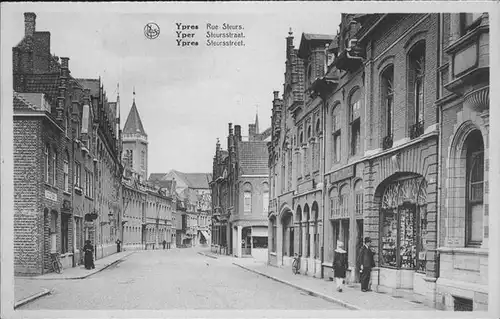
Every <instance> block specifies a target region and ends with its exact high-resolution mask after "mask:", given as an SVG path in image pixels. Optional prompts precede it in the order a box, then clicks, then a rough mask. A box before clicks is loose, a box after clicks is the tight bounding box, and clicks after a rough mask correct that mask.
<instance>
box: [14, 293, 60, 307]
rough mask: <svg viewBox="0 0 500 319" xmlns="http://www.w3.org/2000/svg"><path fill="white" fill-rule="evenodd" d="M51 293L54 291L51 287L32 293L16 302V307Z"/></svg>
mask: <svg viewBox="0 0 500 319" xmlns="http://www.w3.org/2000/svg"><path fill="white" fill-rule="evenodd" d="M51 293H52V292H51V291H50V290H49V289H45V288H43V289H42V291H41V292H39V293H36V294H34V295H31V296H29V297H27V298H24V299H23V300H20V301H18V302H16V303H14V309H16V308H19V307H21V306H24V305H25V304H27V303H30V302H32V301H35V300H36V299H38V298H41V297H43V296H46V295H50V294H51Z"/></svg>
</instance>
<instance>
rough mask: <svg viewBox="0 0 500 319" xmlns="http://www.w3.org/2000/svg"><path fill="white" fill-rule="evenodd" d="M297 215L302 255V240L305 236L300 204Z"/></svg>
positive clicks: (300, 253)
mask: <svg viewBox="0 0 500 319" xmlns="http://www.w3.org/2000/svg"><path fill="white" fill-rule="evenodd" d="M295 216H296V217H297V222H298V225H297V229H296V232H297V234H298V236H299V247H298V248H299V249H298V250H299V255H301V256H302V251H303V250H302V241H303V239H302V238H303V237H302V209H301V207H300V206H297V212H296V214H295Z"/></svg>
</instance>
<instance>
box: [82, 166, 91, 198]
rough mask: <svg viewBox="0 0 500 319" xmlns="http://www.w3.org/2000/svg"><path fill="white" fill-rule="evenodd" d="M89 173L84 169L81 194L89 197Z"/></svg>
mask: <svg viewBox="0 0 500 319" xmlns="http://www.w3.org/2000/svg"><path fill="white" fill-rule="evenodd" d="M89 184H90V182H89V171H88V170H87V169H85V177H84V178H83V187H82V188H83V194H85V195H86V196H89Z"/></svg>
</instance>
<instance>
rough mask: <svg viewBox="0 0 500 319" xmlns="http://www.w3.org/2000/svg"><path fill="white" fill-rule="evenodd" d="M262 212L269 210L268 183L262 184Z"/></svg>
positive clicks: (265, 212) (265, 213)
mask: <svg viewBox="0 0 500 319" xmlns="http://www.w3.org/2000/svg"><path fill="white" fill-rule="evenodd" d="M262 212H263V214H264V215H267V213H268V212H269V184H267V183H263V184H262Z"/></svg>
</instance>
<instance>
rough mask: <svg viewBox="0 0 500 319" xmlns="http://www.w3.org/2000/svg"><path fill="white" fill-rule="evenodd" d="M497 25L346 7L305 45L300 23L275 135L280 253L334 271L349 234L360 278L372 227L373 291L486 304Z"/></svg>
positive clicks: (474, 18)
mask: <svg viewBox="0 0 500 319" xmlns="http://www.w3.org/2000/svg"><path fill="white" fill-rule="evenodd" d="M488 34H489V21H488V15H487V14H486V13H485V14H451V15H450V14H369V15H365V14H359V15H354V14H343V15H342V19H341V24H340V27H339V30H338V32H337V34H336V36H335V37H330V36H322V35H307V34H304V35H303V36H302V39H301V43H300V47H299V49H298V50H297V49H295V48H294V46H293V38H292V36H291V34H290V36H289V37H288V38H287V48H286V56H287V61H286V72H285V84H284V93H283V99H282V100H281V99H279V97H278V92H275V98H274V102H273V116H272V125H273V126H272V141H271V142H270V143H269V167H270V186H271V202H270V209H269V241H270V250H269V262H270V263H271V264H275V265H289V264H290V262H291V258H290V256H293V255H294V254H295V253H298V254H299V255H301V272H302V273H305V274H308V275H313V276H317V277H332V276H333V274H332V261H333V250H334V249H335V247H336V244H337V242H338V241H343V242H344V243H345V247H346V250H347V252H348V261H349V269H348V274H347V281H348V282H357V281H358V280H359V269H357V264H356V260H357V255H358V251H359V248H360V246H361V245H362V238H364V237H370V238H371V240H372V246H373V249H374V250H375V253H376V254H375V262H376V265H377V267H375V269H374V271H372V288H373V289H375V290H377V291H382V292H387V293H392V294H399V295H401V294H403V295H405V294H411V295H412V297H413V298H414V299H417V300H419V301H421V302H424V303H426V304H429V305H432V306H436V307H440V308H446V309H485V307H486V303H487V288H486V287H487V286H486V283H487V269H488V257H487V256H488V253H487V247H488V231H489V229H488V222H487V220H488V199H487V194H488V188H487V185H488V184H487V172H488V170H487V167H488V165H487V154H488V143H487V141H488V125H489V124H488V123H489V122H488V121H489V100H488V99H489V93H488V92H489V91H488V87H489V79H488V74H489V55H488V49H489V42H488ZM436 66H437V67H436ZM301 92H306V94H305V95H302V93H301ZM436 110H437V111H436ZM316 141H317V142H319V143H318V144H319V146H318V148H315V142H316ZM318 157H319V163H316V161H318V159H317V158H318ZM315 174H317V175H315ZM462 177H463V178H462ZM308 181H309V182H308ZM308 183H309V184H308ZM313 207H314V208H313ZM316 216H318V217H316ZM317 235H319V238H316V236H317ZM322 249H323V251H321V250H322ZM443 269H445V272H443ZM466 287H467V288H466ZM460 307H461V308H460Z"/></svg>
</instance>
